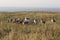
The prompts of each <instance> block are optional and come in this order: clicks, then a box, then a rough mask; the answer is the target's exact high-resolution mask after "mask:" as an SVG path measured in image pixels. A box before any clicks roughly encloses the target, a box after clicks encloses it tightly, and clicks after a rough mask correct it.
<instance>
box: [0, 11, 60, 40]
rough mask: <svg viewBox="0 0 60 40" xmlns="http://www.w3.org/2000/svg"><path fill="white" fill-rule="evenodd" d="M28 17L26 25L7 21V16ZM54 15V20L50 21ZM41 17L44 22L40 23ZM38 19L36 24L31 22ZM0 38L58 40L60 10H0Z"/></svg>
mask: <svg viewBox="0 0 60 40" xmlns="http://www.w3.org/2000/svg"><path fill="white" fill-rule="evenodd" d="M25 17H29V18H30V23H29V24H27V25H23V24H18V23H12V22H8V18H20V19H21V20H22V19H24V18H25ZM52 17H54V18H55V19H56V22H53V23H52V22H51V18H52ZM41 18H43V19H44V20H45V21H46V23H45V24H43V23H41ZM33 19H38V24H34V23H33ZM0 40H60V12H43V11H21V12H0Z"/></svg>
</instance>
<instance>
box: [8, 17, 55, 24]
mask: <svg viewBox="0 0 60 40" xmlns="http://www.w3.org/2000/svg"><path fill="white" fill-rule="evenodd" d="M8 22H13V23H19V24H20V23H21V24H29V23H30V18H28V17H25V18H24V19H23V20H20V18H17V19H16V18H9V19H8ZM51 22H56V20H55V19H54V17H53V18H52V19H51ZM33 23H34V24H38V19H34V20H33ZM41 23H43V24H45V23H46V21H45V20H43V19H41Z"/></svg>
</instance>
